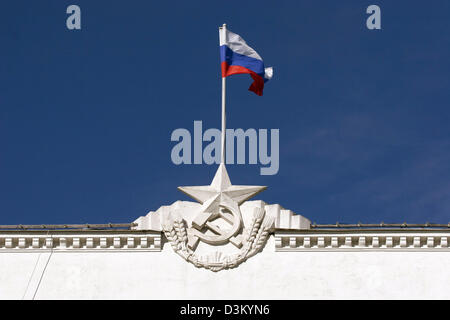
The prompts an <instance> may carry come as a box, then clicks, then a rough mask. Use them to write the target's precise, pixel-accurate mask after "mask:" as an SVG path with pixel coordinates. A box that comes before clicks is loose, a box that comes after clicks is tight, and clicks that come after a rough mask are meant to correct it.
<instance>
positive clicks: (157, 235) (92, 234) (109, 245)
mask: <svg viewBox="0 0 450 320" xmlns="http://www.w3.org/2000/svg"><path fill="white" fill-rule="evenodd" d="M31 251H161V232H157V231H146V232H143V231H116V232H113V231H110V230H108V231H103V230H98V231H89V232H78V233H77V232H74V231H67V232H57V233H56V232H55V231H52V232H30V231H29V232H17V231H15V232H2V233H1V234H0V252H31Z"/></svg>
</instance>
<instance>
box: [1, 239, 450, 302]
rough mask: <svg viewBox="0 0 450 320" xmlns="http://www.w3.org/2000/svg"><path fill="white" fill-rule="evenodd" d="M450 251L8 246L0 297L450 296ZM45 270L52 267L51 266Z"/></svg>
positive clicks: (3, 259)
mask: <svg viewBox="0 0 450 320" xmlns="http://www.w3.org/2000/svg"><path fill="white" fill-rule="evenodd" d="M449 266H450V252H449V251H448V250H444V251H426V250H424V251H420V250H418V251H410V252H405V251H393V250H391V251H382V250H376V251H362V250H354V251H338V250H336V251H323V252H320V251H319V252H318V251H313V250H311V251H300V252H298V251H297V252H276V251H275V240H274V236H271V237H270V239H269V241H268V243H267V244H266V246H265V248H264V250H263V252H261V253H259V254H257V255H256V256H254V257H252V258H250V259H249V260H248V261H246V262H244V263H243V264H241V265H240V266H238V267H237V268H236V269H232V270H224V271H220V272H217V273H214V272H212V271H209V270H205V269H198V268H196V267H195V266H194V265H192V264H190V263H187V262H186V261H185V260H183V259H182V258H181V257H179V256H178V255H176V254H175V253H173V252H172V249H171V247H170V245H169V244H168V243H164V245H163V248H162V251H161V252H157V251H156V252H150V251H149V252H146V251H139V250H135V251H133V250H130V251H126V250H117V251H114V250H112V251H107V250H104V251H101V250H100V251H83V250H67V251H64V250H54V251H53V252H50V251H42V252H36V251H33V250H31V251H25V250H22V251H20V250H19V251H17V252H14V251H13V250H10V251H7V252H0V299H32V298H33V297H34V298H35V299H450V290H449V288H450V273H449V272H448V270H449ZM44 270H45V272H43V271H44Z"/></svg>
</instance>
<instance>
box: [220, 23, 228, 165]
mask: <svg viewBox="0 0 450 320" xmlns="http://www.w3.org/2000/svg"><path fill="white" fill-rule="evenodd" d="M226 30H227V25H226V24H225V23H224V24H223V25H222V32H223V33H222V34H223V36H224V37H226ZM225 96H226V77H224V76H223V75H222V146H221V147H222V150H221V152H222V153H221V159H220V163H221V164H225V133H226V118H225Z"/></svg>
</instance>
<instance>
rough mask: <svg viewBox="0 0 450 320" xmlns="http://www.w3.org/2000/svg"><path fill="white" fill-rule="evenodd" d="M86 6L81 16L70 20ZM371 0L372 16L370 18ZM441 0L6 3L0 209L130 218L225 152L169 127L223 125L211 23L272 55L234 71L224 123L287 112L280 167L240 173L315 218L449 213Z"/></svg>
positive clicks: (39, 219) (80, 219)
mask: <svg viewBox="0 0 450 320" xmlns="http://www.w3.org/2000/svg"><path fill="white" fill-rule="evenodd" d="M70 4H77V5H79V6H80V7H81V13H82V30H79V31H69V30H67V28H66V24H65V21H66V17H67V14H66V13H65V12H66V8H67V6H68V5H70ZM371 4H377V5H379V6H380V7H381V14H382V30H377V31H371V30H368V29H367V28H366V24H365V20H366V18H367V16H368V15H367V14H366V13H365V10H366V8H367V7H368V6H369V5H371ZM449 13H450V2H449V1H448V0H434V1H432V2H424V1H415V0H409V1H400V0H398V1H376V2H375V1H312V0H311V1H309V0H308V1H245V2H243V1H231V0H230V1H228V2H227V4H226V5H224V2H223V1H170V2H169V1H144V0H142V1H138V0H133V1H113V0H109V1H104V0H102V1H100V0H96V1H84V0H71V1H62V0H54V1H48V0H41V1H4V2H2V4H1V5H0V38H1V47H0V48H1V50H0V218H1V219H0V220H1V221H0V224H34V223H47V224H49V223H85V222H89V223H103V222H129V221H133V220H134V219H136V218H137V217H139V216H141V215H145V214H146V213H147V212H148V211H150V210H156V209H157V208H158V207H159V206H161V205H167V204H170V203H172V202H173V201H176V200H179V199H181V200H188V198H187V197H186V196H184V195H183V194H181V193H180V192H178V191H177V189H176V187H177V186H179V185H204V184H209V183H210V181H211V179H212V177H213V175H214V172H215V170H216V168H217V166H215V165H212V166H207V165H184V166H183V165H181V166H176V165H174V164H172V162H171V159H170V151H171V149H172V147H173V145H174V143H173V142H171V141H170V135H171V132H172V131H173V130H174V129H176V128H187V129H190V130H192V128H193V121H194V120H202V121H203V126H204V127H205V128H212V127H214V128H219V127H220V94H221V78H220V66H219V46H218V30H217V28H218V26H219V25H221V24H222V23H224V22H225V23H227V24H228V27H229V28H230V30H232V31H233V32H236V33H238V34H240V35H241V36H242V37H243V38H244V39H245V40H246V41H247V42H248V43H249V44H250V45H251V46H252V47H253V48H254V49H256V50H257V51H258V53H259V54H260V55H261V56H262V57H263V58H264V61H265V63H266V65H270V66H273V67H274V70H275V76H274V79H273V80H272V81H271V82H269V83H268V84H267V85H266V88H265V91H264V96H263V97H258V96H256V95H254V94H253V93H251V92H249V91H247V88H248V86H249V85H250V83H251V79H250V78H249V77H248V76H246V75H240V76H233V77H231V78H230V80H229V81H228V83H227V84H228V91H227V92H228V96H227V99H228V101H227V109H228V114H227V126H228V127H230V128H244V129H246V128H268V129H270V128H279V129H280V171H279V173H278V174H277V175H274V176H261V175H259V168H260V166H259V165H230V166H228V172H229V174H230V177H231V181H232V182H233V183H234V184H256V185H267V186H269V188H268V189H267V190H266V191H265V192H264V193H261V194H260V195H259V196H258V198H259V199H262V200H264V201H266V202H269V203H280V204H281V205H282V206H284V207H286V208H289V209H291V210H293V211H294V212H296V213H299V214H302V215H304V216H306V217H308V218H309V219H311V220H312V221H315V222H317V223H334V222H336V221H339V222H348V223H354V222H358V221H361V222H380V221H384V222H404V221H406V222H411V223H424V222H427V221H429V222H436V223H447V222H448V221H449V220H450V214H449V209H450V126H449V125H448V124H449V120H450V110H449V102H450V90H449V88H450V77H449V73H450V60H449V56H450V37H449V34H450V21H449V19H448V16H449Z"/></svg>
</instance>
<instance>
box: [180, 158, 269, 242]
mask: <svg viewBox="0 0 450 320" xmlns="http://www.w3.org/2000/svg"><path fill="white" fill-rule="evenodd" d="M178 189H179V190H180V191H181V192H183V193H185V194H186V195H188V196H189V197H191V198H193V199H195V200H196V201H198V202H200V203H201V204H202V206H201V209H200V212H199V213H198V214H197V215H196V216H195V217H194V219H193V220H192V227H193V228H195V229H196V230H194V229H193V228H191V232H190V234H189V242H188V244H189V247H191V248H195V247H196V245H197V243H198V241H199V240H200V239H201V240H203V241H204V242H207V243H210V244H220V243H225V242H227V241H230V242H231V243H233V244H234V245H236V246H237V247H240V246H242V239H241V237H234V236H235V235H236V233H237V232H238V231H239V229H240V226H241V223H242V217H241V211H240V209H239V206H240V205H241V204H242V203H244V202H245V201H247V200H248V199H250V198H252V197H253V196H255V195H256V194H258V193H260V192H262V191H264V190H265V189H267V187H266V186H240V185H235V186H233V185H232V184H231V181H230V178H229V176H228V173H227V170H226V168H225V165H224V164H223V163H222V164H220V165H219V168H218V169H217V172H216V174H215V176H214V179H213V181H212V183H211V185H209V186H189V187H178ZM228 211H229V212H231V214H230V213H229V212H228ZM217 217H221V218H223V219H224V220H226V221H227V222H229V223H230V224H231V225H232V229H231V230H229V231H227V232H225V231H223V230H220V229H219V228H218V227H217V226H216V225H214V224H212V223H211V220H214V219H216V218H217ZM205 227H206V228H208V229H210V230H211V231H212V232H213V233H215V234H216V235H215V236H208V235H205V234H202V233H200V231H199V230H202V228H205ZM199 238H200V239H199Z"/></svg>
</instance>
